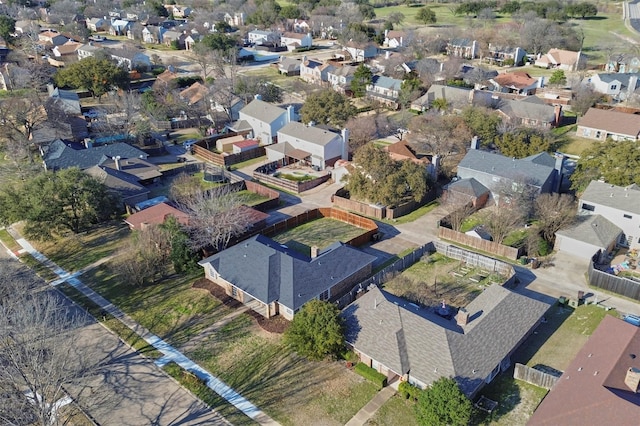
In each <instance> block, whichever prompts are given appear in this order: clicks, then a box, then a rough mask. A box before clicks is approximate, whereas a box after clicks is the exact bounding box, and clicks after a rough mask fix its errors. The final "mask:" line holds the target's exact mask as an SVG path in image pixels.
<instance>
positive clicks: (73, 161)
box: [43, 139, 147, 170]
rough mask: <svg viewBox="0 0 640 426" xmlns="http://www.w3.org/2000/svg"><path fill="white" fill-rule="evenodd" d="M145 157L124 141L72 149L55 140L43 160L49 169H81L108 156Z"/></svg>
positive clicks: (96, 163) (99, 162)
mask: <svg viewBox="0 0 640 426" xmlns="http://www.w3.org/2000/svg"><path fill="white" fill-rule="evenodd" d="M118 155H119V156H120V157H121V158H123V159H124V158H147V154H146V153H145V152H143V151H140V150H139V149H137V148H134V147H133V146H131V145H128V144H126V143H122V142H119V143H114V144H111V145H102V146H96V147H93V148H87V149H78V150H76V149H73V148H71V147H70V146H67V145H66V144H65V143H64V142H63V141H61V140H59V139H58V140H56V141H54V142H52V143H51V145H49V149H48V150H47V153H46V154H45V155H44V157H43V160H44V162H45V164H46V166H47V169H49V170H57V169H68V168H70V167H78V168H80V169H82V170H84V169H88V168H89V167H92V166H96V165H98V164H101V163H102V162H103V161H104V160H105V159H106V158H108V157H116V156H118Z"/></svg>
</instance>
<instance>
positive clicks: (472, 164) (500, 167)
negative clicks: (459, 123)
mask: <svg viewBox="0 0 640 426" xmlns="http://www.w3.org/2000/svg"><path fill="white" fill-rule="evenodd" d="M546 157H548V158H546ZM549 159H550V160H549ZM551 162H553V163H554V164H555V160H554V159H553V157H551V156H550V155H549V154H547V153H546V152H543V153H540V154H536V155H532V156H530V157H526V158H520V159H513V158H509V157H505V156H504V155H500V154H494V153H491V152H486V151H481V150H478V149H470V150H469V151H468V152H467V154H466V155H465V156H464V158H463V159H462V161H460V164H458V169H460V168H466V169H469V170H476V171H479V172H483V173H487V174H490V175H494V176H499V177H503V178H507V179H512V180H517V179H519V178H524V179H527V180H529V182H527V183H529V184H530V185H534V186H542V185H543V184H544V183H545V182H546V181H547V179H548V178H549V176H550V175H551V174H553V173H555V169H554V168H553V166H551V165H550V164H551Z"/></svg>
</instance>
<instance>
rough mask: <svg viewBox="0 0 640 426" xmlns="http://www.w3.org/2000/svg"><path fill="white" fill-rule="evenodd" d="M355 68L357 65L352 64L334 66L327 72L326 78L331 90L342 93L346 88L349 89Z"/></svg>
mask: <svg viewBox="0 0 640 426" xmlns="http://www.w3.org/2000/svg"><path fill="white" fill-rule="evenodd" d="M357 69H358V67H355V66H353V65H342V66H339V67H335V68H333V69H332V70H331V71H329V72H328V73H327V80H328V81H329V84H331V87H332V88H333V90H336V91H339V92H343V93H344V92H345V91H346V90H347V89H350V87H351V81H352V80H353V75H354V74H355V73H356V70H357Z"/></svg>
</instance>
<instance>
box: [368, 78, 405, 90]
mask: <svg viewBox="0 0 640 426" xmlns="http://www.w3.org/2000/svg"><path fill="white" fill-rule="evenodd" d="M371 84H373V85H374V86H376V87H382V88H385V89H389V90H400V88H401V86H402V80H398V79H395V78H391V77H386V76H384V75H374V76H373V78H372V79H371Z"/></svg>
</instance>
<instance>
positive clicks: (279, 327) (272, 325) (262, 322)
mask: <svg viewBox="0 0 640 426" xmlns="http://www.w3.org/2000/svg"><path fill="white" fill-rule="evenodd" d="M193 287H195V288H202V289H205V290H207V291H208V292H209V293H211V295H212V296H213V297H215V298H216V299H218V300H220V302H222V304H223V305H225V306H228V307H230V308H233V309H238V308H240V307H242V306H243V305H242V303H241V302H239V301H237V300H236V299H234V298H233V297H231V296H229V295H228V294H227V293H225V291H224V290H223V289H222V288H221V287H220V286H219V285H217V284H215V283H213V282H211V281H210V280H208V279H206V278H200V279H198V280H196V281H195V282H194V283H193ZM247 313H248V314H249V315H250V316H251V317H253V319H255V320H256V322H257V323H258V325H259V326H260V327H261V328H262V329H263V330H265V331H268V332H269V333H278V334H282V333H284V332H285V330H286V329H287V328H288V327H289V321H287V320H286V319H284V318H283V317H281V316H279V315H277V316H275V317H272V318H265V317H263V316H262V315H260V314H259V313H257V312H255V311H253V310H251V309H250V310H249V311H247Z"/></svg>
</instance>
